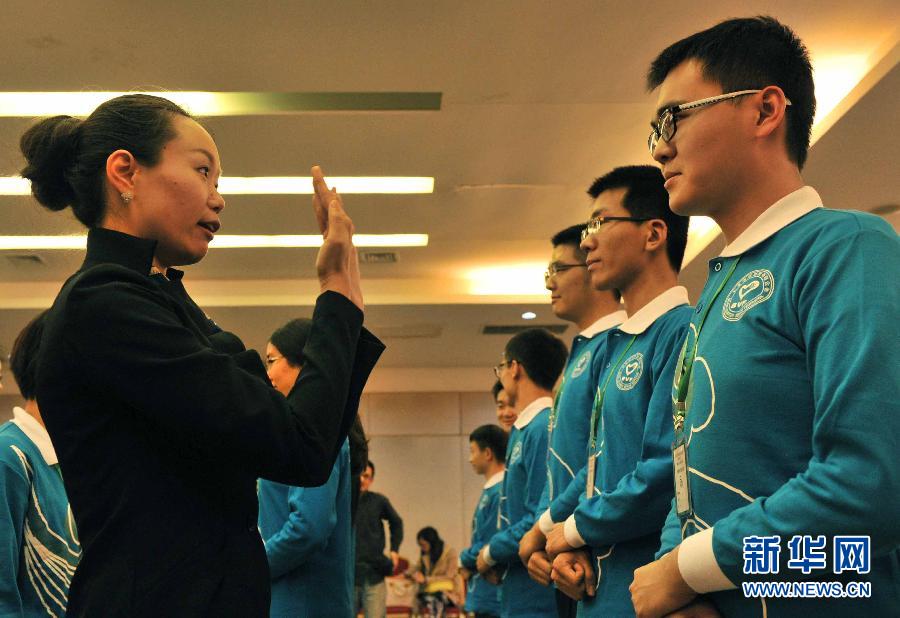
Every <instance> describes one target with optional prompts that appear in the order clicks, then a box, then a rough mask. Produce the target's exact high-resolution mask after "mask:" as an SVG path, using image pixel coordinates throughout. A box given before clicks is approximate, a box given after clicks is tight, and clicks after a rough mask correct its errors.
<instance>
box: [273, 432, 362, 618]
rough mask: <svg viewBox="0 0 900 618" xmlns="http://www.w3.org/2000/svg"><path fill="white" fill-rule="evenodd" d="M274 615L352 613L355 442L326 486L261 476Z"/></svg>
mask: <svg viewBox="0 0 900 618" xmlns="http://www.w3.org/2000/svg"><path fill="white" fill-rule="evenodd" d="M259 529H260V533H261V535H262V537H263V539H264V541H265V546H266V557H267V558H268V560H269V571H270V572H271V577H272V605H271V611H270V615H271V616H273V618H274V617H279V618H281V617H285V618H286V617H289V616H290V617H307V616H308V617H310V618H313V617H316V616H335V617H336V618H337V617H347V616H353V615H354V612H353V545H352V543H351V531H350V445H349V442H348V441H346V440H345V441H344V445H343V446H342V447H341V452H340V454H339V455H338V459H337V461H336V462H335V464H334V468H333V469H332V471H331V476H329V477H328V482H327V483H325V485H322V486H321V487H292V486H289V485H282V484H281V483H275V482H273V481H266V480H260V481H259Z"/></svg>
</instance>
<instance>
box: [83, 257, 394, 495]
mask: <svg viewBox="0 0 900 618" xmlns="http://www.w3.org/2000/svg"><path fill="white" fill-rule="evenodd" d="M97 270H98V271H99V272H95V273H91V272H90V271H88V272H87V273H85V274H84V275H83V276H82V277H81V280H80V281H79V282H78V283H77V285H75V286H74V287H73V288H72V290H71V293H70V294H69V296H68V300H67V307H66V312H65V313H66V316H67V323H66V325H65V337H66V344H67V347H66V354H67V355H71V356H70V358H71V359H72V360H71V361H70V362H69V363H68V365H69V366H70V367H72V370H73V371H76V372H78V374H79V377H80V380H81V381H82V383H83V384H85V386H86V387H88V388H89V389H90V390H92V391H95V392H100V393H103V397H104V399H106V400H112V401H115V402H119V403H120V404H121V410H122V414H134V415H139V416H141V417H143V418H144V419H145V420H146V422H147V426H148V428H151V430H152V428H154V427H155V428H156V429H157V430H158V431H159V432H160V433H161V434H162V435H165V436H166V437H169V438H171V439H173V440H175V441H178V442H179V443H181V444H182V445H183V446H186V447H187V448H189V449H191V450H192V451H193V452H195V453H197V455H198V456H199V457H203V458H207V459H211V460H218V461H222V462H223V463H225V464H228V465H230V466H234V465H235V464H237V465H239V466H241V467H244V468H245V469H246V470H247V472H248V473H250V474H253V475H256V476H259V477H262V478H267V479H271V480H275V481H279V482H283V483H289V484H293V485H321V484H323V483H324V482H325V481H326V480H327V479H328V475H329V474H330V472H331V467H332V465H333V464H334V461H335V458H336V457H337V454H338V452H339V450H340V446H341V443H342V442H343V440H344V437H345V436H346V434H347V429H348V428H349V426H350V424H351V423H352V421H353V416H355V414H356V404H357V403H358V401H359V394H360V393H361V391H362V386H363V385H364V384H365V380H366V378H367V377H368V374H369V372H370V371H371V369H372V367H373V366H374V362H375V360H377V358H378V355H379V354H380V352H381V350H382V349H383V346H381V344H380V342H377V339H375V338H374V337H372V336H371V335H368V334H367V335H366V336H365V337H363V338H362V339H361V338H360V331H361V328H362V318H363V315H362V312H361V311H360V310H359V309H358V308H357V307H356V306H354V305H353V304H352V303H351V302H350V301H349V300H348V299H347V298H345V297H344V296H341V295H340V294H337V293H334V292H326V293H324V294H322V295H321V296H319V298H318V299H317V301H316V307H315V310H314V312H313V318H312V321H313V325H312V328H311V330H310V334H309V339H308V341H307V344H306V347H305V348H304V356H305V358H306V362H305V364H304V367H303V372H302V374H301V376H300V378H299V380H298V381H297V384H296V386H295V387H294V389H293V390H292V391H291V393H290V394H289V395H288V397H287V398H285V397H283V396H282V395H281V394H280V393H278V392H277V391H276V390H274V389H273V388H272V387H271V386H270V385H268V384H265V383H264V382H263V381H262V380H260V379H259V374H258V371H254V372H248V371H247V370H245V369H243V368H242V367H241V365H243V364H245V363H246V361H247V359H245V358H242V357H241V354H242V353H238V354H237V355H235V354H232V353H223V352H221V351H217V350H216V349H213V348H210V347H208V346H207V345H205V344H204V343H203V342H202V341H201V339H200V338H198V337H197V335H196V333H195V332H193V331H191V330H190V329H189V328H188V327H186V326H185V325H184V323H183V321H182V320H180V319H179V316H178V313H177V311H176V309H175V308H174V307H173V305H172V303H171V301H170V300H169V299H167V298H166V296H165V295H163V294H160V293H159V292H158V290H155V289H154V287H153V286H154V284H153V283H152V282H150V281H149V280H148V279H147V278H146V277H141V276H140V275H139V274H136V273H123V272H122V269H115V270H113V269H109V268H105V269H97ZM376 342H377V343H376ZM214 347H215V345H214ZM236 356H237V358H236Z"/></svg>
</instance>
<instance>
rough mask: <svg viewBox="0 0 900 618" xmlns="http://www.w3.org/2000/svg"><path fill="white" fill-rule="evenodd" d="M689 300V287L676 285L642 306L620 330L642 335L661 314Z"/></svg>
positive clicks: (685, 303)
mask: <svg viewBox="0 0 900 618" xmlns="http://www.w3.org/2000/svg"><path fill="white" fill-rule="evenodd" d="M689 302H690V300H688V291H687V288H685V287H682V286H680V285H676V286H674V287H671V288H669V289H668V290H666V291H665V292H663V293H662V294H660V295H659V296H657V297H656V298H654V299H653V300H651V301H650V302H649V303H647V304H646V305H644V306H643V307H641V308H640V310H639V311H637V312H636V313H635V314H634V315H633V316H631V317H630V318H628V319H627V320H625V322H624V323H623V324H622V325H621V326H620V327H619V330H621V331H622V332H624V333H628V334H629V335H640V334H641V333H642V332H644V331H645V330H647V329H648V328H650V325H651V324H653V323H654V322H655V321H656V320H657V318H659V317H660V316H661V315H663V314H664V313H666V312H667V311H669V310H671V309H674V308H675V307H679V306H681V305H687V304H688V303H689Z"/></svg>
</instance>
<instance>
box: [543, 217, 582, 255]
mask: <svg viewBox="0 0 900 618" xmlns="http://www.w3.org/2000/svg"><path fill="white" fill-rule="evenodd" d="M585 227H587V224H585V223H579V224H578V225H571V226H569V227H567V228H566V229H564V230H560V231H558V232H557V233H556V234H554V235H553V238H551V239H550V243H551V244H552V245H553V246H554V247H559V246H560V245H570V246H572V247H574V248H575V254H576V255H578V256H580V257H581V258H586V257H587V255H586V253H585V251H584V250H583V249H582V248H581V232H583V231H584V228H585Z"/></svg>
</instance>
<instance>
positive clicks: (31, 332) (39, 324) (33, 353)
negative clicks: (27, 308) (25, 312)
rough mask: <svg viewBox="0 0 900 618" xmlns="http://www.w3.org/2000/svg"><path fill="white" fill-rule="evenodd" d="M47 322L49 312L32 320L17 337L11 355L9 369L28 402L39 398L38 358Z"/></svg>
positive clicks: (43, 312) (44, 312) (42, 312)
mask: <svg viewBox="0 0 900 618" xmlns="http://www.w3.org/2000/svg"><path fill="white" fill-rule="evenodd" d="M46 321H47V311H41V312H40V313H39V314H37V315H36V316H35V317H34V318H32V320H31V321H30V322H29V323H28V324H27V325H26V326H25V328H23V329H22V332H20V333H19V336H18V337H16V341H15V342H14V343H13V347H12V352H11V353H10V355H9V369H10V371H12V374H13V378H15V380H16V384H18V385H19V391H20V392H21V393H22V397H24V398H25V399H28V400H32V399H34V398H35V397H36V396H37V392H36V391H37V367H38V357H39V355H40V350H41V337H42V336H43V334H44V323H45V322H46Z"/></svg>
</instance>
